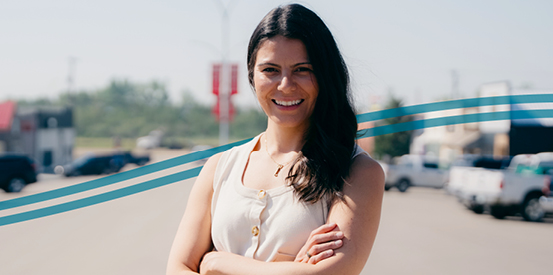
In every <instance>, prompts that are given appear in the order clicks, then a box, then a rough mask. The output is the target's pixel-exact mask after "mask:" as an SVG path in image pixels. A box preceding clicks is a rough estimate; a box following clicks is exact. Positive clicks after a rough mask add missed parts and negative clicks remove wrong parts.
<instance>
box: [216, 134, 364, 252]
mask: <svg viewBox="0 0 553 275" xmlns="http://www.w3.org/2000/svg"><path fill="white" fill-rule="evenodd" d="M260 136H261V135H258V136H257V137H255V138H254V139H253V140H252V141H250V142H248V143H246V144H244V145H241V146H237V147H234V148H232V149H230V150H228V151H226V152H224V153H223V154H222V155H221V158H220V159H219V163H218V164H217V168H216V170H215V177H214V180H213V191H214V192H213V198H212V203H211V238H212V241H213V244H214V246H215V249H216V250H217V251H226V252H231V253H234V254H238V255H243V256H246V257H249V258H253V259H257V260H261V261H267V262H269V261H293V260H294V259H295V257H296V254H297V253H298V252H299V251H300V249H301V247H302V246H303V245H304V244H305V242H306V241H307V238H308V237H309V234H310V233H311V231H313V230H314V229H315V228H317V227H319V226H321V225H323V224H325V223H326V220H327V215H328V211H329V207H330V206H329V204H328V202H327V200H324V199H323V200H320V201H318V202H317V203H315V204H311V203H305V202H302V201H298V199H297V198H296V197H295V195H294V192H293V188H292V187H290V186H286V185H283V186H280V187H277V188H273V189H269V190H256V189H252V188H248V187H245V186H244V185H243V184H242V175H243V174H244V171H245V168H246V164H247V162H248V158H249V155H250V153H251V152H252V150H253V149H254V148H255V145H256V144H257V142H258V140H259V137H260ZM361 153H365V154H366V152H365V151H363V150H362V149H361V148H359V147H358V146H356V151H355V154H354V156H353V157H355V156H357V155H359V154H361Z"/></svg>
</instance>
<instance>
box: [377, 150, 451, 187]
mask: <svg viewBox="0 0 553 275" xmlns="http://www.w3.org/2000/svg"><path fill="white" fill-rule="evenodd" d="M396 163H397V164H395V165H385V166H384V167H385V173H386V184H385V187H384V188H385V190H390V189H391V188H392V187H395V188H397V189H398V190H399V191H400V192H405V191H407V189H409V187H412V186H423V187H433V188H442V187H443V186H444V183H445V181H446V179H447V175H448V171H447V170H445V169H441V168H440V162H439V160H438V159H437V158H432V157H428V156H421V155H403V156H401V157H399V158H397V159H396Z"/></svg>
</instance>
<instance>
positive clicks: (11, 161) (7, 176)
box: [0, 154, 36, 192]
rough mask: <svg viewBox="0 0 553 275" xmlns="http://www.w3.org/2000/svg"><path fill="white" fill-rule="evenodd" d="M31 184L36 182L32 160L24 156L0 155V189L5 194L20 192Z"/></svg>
mask: <svg viewBox="0 0 553 275" xmlns="http://www.w3.org/2000/svg"><path fill="white" fill-rule="evenodd" d="M33 182H36V169H35V163H34V161H33V160H32V159H30V158H29V157H27V156H24V155H15V154H0V188H2V189H4V191H6V192H20V191H21V190H23V187H25V185H27V184H29V183H33Z"/></svg>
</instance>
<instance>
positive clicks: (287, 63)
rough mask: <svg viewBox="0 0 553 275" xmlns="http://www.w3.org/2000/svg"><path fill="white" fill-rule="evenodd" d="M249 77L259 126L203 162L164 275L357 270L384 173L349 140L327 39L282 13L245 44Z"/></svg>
mask: <svg viewBox="0 0 553 275" xmlns="http://www.w3.org/2000/svg"><path fill="white" fill-rule="evenodd" d="M248 73H249V81H250V84H251V85H252V86H253V87H254V89H255V93H256V96H257V100H258V101H259V103H260V105H261V107H262V108H263V110H264V111H265V113H266V114H267V116H268V124H267V129H266V131H265V132H264V133H261V134H259V135H258V136H257V137H255V138H254V139H253V140H252V141H251V142H248V143H247V144H244V145H241V146H238V147H234V148H232V149H230V150H229V151H226V152H224V153H222V154H218V155H215V156H213V157H212V158H210V159H209V160H208V161H207V163H206V165H205V166H204V168H203V170H202V172H201V173H200V175H199V177H198V179H197V181H196V183H195V185H194V187H193V189H192V191H191V194H190V198H189V200H188V204H187V208H186V211H185V214H184V216H183V218H182V221H181V224H180V226H179V229H178V232H177V234H176V237H175V240H174V243H173V247H172V250H171V253H170V256H169V262H168V267H167V274H198V273H199V274H359V273H360V272H361V270H362V269H363V267H364V265H365V262H366V261H367V259H368V257H369V254H370V251H371V249H372V245H373V243H374V239H375V237H376V232H377V229H378V224H379V221H380V210H381V204H382V195H383V190H384V175H383V172H382V169H381V168H380V166H379V165H378V163H377V162H376V161H374V160H373V159H371V158H370V157H369V156H368V154H367V153H366V152H364V151H363V150H362V149H361V148H359V147H358V146H357V145H355V143H354V140H355V135H356V132H357V122H356V118H355V115H354V112H353V108H352V106H351V103H350V99H349V93H350V91H349V79H348V73H347V67H346V65H345V64H344V61H343V59H342V57H341V55H340V52H339V50H338V47H337V46H336V42H335V41H334V38H333V37H332V34H331V33H330V31H329V30H328V28H327V27H326V26H325V24H324V23H323V21H322V20H321V19H320V18H319V17H318V16H317V15H316V14H315V13H313V12H312V11H310V10H308V9H306V8H305V7H303V6H301V5H298V4H292V5H286V6H282V7H278V8H276V9H274V10H272V11H271V12H270V13H269V14H267V15H266V16H265V18H264V19H263V20H262V21H261V23H260V24H259V25H258V26H257V28H256V30H255V31H254V33H253V35H252V37H251V39H250V43H249V48H248Z"/></svg>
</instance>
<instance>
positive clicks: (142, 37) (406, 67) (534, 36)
mask: <svg viewBox="0 0 553 275" xmlns="http://www.w3.org/2000/svg"><path fill="white" fill-rule="evenodd" d="M221 1H222V2H223V3H225V4H228V3H229V2H232V3H231V5H230V7H229V13H230V21H229V29H230V43H229V48H230V53H229V54H230V59H231V60H233V61H235V62H238V63H239V64H240V65H241V68H240V94H239V95H237V96H235V97H234V99H233V100H234V102H235V104H237V105H250V106H251V105H254V104H255V99H254V97H253V95H252V92H251V89H250V87H249V86H248V84H247V78H246V71H245V66H244V64H245V58H246V47H247V42H248V39H249V36H250V34H251V32H252V31H253V29H254V28H255V26H256V25H257V23H258V22H259V21H260V20H261V18H262V17H263V16H264V15H265V14H266V13H267V12H268V11H269V10H271V9H272V8H274V7H275V6H277V5H279V4H283V3H289V2H288V1H270V0H269V1H254V0H234V1H226V0H221ZM299 3H302V4H304V5H306V6H307V7H309V8H311V9H313V10H314V11H315V12H317V13H318V14H319V15H320V16H321V17H322V18H323V20H324V21H325V22H326V23H327V24H328V26H329V28H330V29H331V31H332V32H333V34H334V35H335V38H336V40H337V41H338V44H339V46H340V48H341V50H342V53H343V55H344V57H345V59H346V62H347V64H348V66H349V67H350V70H351V74H352V84H353V85H352V88H353V91H354V95H355V99H356V104H357V106H358V107H359V109H360V111H366V110H367V106H369V102H370V100H371V98H372V100H377V99H378V98H380V100H383V99H385V98H386V97H387V95H388V93H389V91H390V90H393V91H394V93H395V94H396V95H397V96H399V97H401V98H403V99H404V101H405V103H407V104H417V103H423V102H430V101H433V100H436V99H440V98H446V97H449V96H450V95H451V90H452V88H451V87H452V77H451V71H452V70H456V71H457V73H458V75H459V86H458V87H459V91H460V94H461V95H462V96H464V97H474V96H476V91H477V90H478V87H479V86H480V85H481V84H483V83H488V82H493V81H502V80H508V81H510V82H511V84H512V85H513V86H514V87H520V86H523V85H531V86H533V87H535V88H539V89H553V50H551V49H553V35H551V30H553V16H551V12H552V11H553V1H538V0H527V1H513V0H511V1H499V0H497V1H494V0H484V1H476V0H468V1H431V0H421V1H359V0H357V1H350V0H342V1H326V0H325V1H321V0H319V1H299ZM220 46H221V11H220V9H219V7H218V4H217V2H216V1H214V0H210V1H208V0H204V1H200V0H191V1H184V0H181V1H177V0H168V1H143V0H135V1H127V0H111V1H107V0H96V1H75V0H71V1H69V0H50V1H37V0H28V1H13V0H3V1H2V2H1V3H0V100H4V99H8V98H12V99H22V98H37V97H51V98H53V97H56V96H57V95H58V94H59V93H60V92H63V91H64V90H66V89H67V75H68V59H69V57H70V56H73V57H75V58H76V60H77V63H76V71H75V72H76V75H75V86H76V88H77V89H88V90H92V89H95V88H100V87H103V86H105V85H107V83H108V82H109V81H110V80H111V79H128V80H131V81H136V82H147V81H151V80H159V81H162V82H165V83H166V84H167V86H168V88H169V91H170V94H171V97H172V98H173V99H174V100H176V101H178V100H180V98H181V97H182V96H181V94H182V92H183V91H184V90H188V91H190V92H191V93H192V94H193V95H194V96H195V97H196V98H198V100H200V101H201V102H204V103H208V104H210V103H213V102H214V100H215V97H214V96H213V95H212V94H211V87H210V85H211V74H210V69H211V63H212V62H216V61H217V60H218V59H220V56H221V54H220V48H221V47H220Z"/></svg>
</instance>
